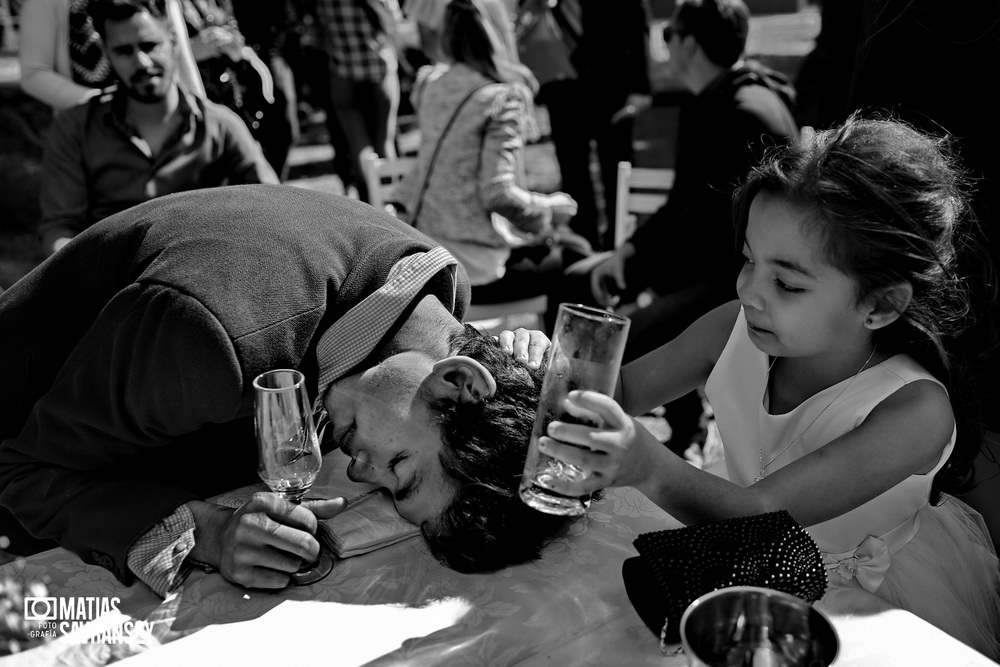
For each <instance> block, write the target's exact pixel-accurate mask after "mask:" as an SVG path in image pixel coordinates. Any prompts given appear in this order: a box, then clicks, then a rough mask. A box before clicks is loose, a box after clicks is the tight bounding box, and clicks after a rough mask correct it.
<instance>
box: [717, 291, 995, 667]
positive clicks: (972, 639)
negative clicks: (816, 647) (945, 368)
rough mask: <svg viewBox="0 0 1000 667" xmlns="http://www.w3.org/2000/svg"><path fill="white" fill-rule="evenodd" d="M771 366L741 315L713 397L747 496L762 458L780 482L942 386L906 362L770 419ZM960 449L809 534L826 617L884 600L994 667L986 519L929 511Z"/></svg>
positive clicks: (735, 477) (944, 505)
mask: <svg viewBox="0 0 1000 667" xmlns="http://www.w3.org/2000/svg"><path fill="white" fill-rule="evenodd" d="M768 364H769V359H768V356H767V355H766V354H764V353H763V352H761V351H760V350H758V349H757V347H756V346H754V344H753V342H752V341H751V340H750V338H749V335H748V333H747V327H746V319H745V318H744V315H743V311H742V310H741V311H740V314H739V317H737V319H736V325H735V327H734V328H733V332H732V334H730V337H729V341H728V343H727V344H726V347H725V349H724V350H723V352H722V355H721V356H720V357H719V360H718V362H717V363H716V365H715V368H714V369H713V370H712V373H711V375H710V376H709V378H708V382H707V383H706V385H705V392H706V394H707V396H708V400H709V403H710V404H711V406H712V408H713V411H714V412H715V420H716V424H717V426H718V428H719V433H720V435H721V437H722V442H723V449H724V451H725V457H726V470H727V472H728V477H729V479H730V480H731V481H733V482H735V483H736V484H739V485H741V486H749V485H751V484H752V483H753V480H754V478H755V477H756V476H757V474H758V473H759V470H760V461H761V459H760V452H761V450H763V455H764V458H763V460H764V461H765V462H768V461H770V463H769V464H768V466H767V474H773V473H774V471H775V470H778V469H780V468H782V467H784V466H786V465H788V464H789V463H790V462H792V461H794V460H796V459H798V458H801V457H802V456H805V455H806V454H809V453H810V452H812V451H815V450H817V449H819V448H820V447H822V446H823V445H825V444H826V443H828V442H830V441H831V440H834V439H835V438H837V437H839V436H840V435H843V434H844V433H846V432H848V431H850V430H851V429H853V428H855V427H856V426H858V425H859V424H860V423H861V422H863V421H864V420H865V418H866V417H867V416H868V413H869V412H871V410H872V409H873V408H874V407H875V406H876V405H878V404H879V403H880V402H882V401H883V400H885V399H886V398H887V397H888V396H890V395H891V394H893V393H894V392H896V391H897V390H899V389H900V388H901V387H903V386H904V385H906V384H908V383H910V382H914V381H916V380H923V379H929V380H931V381H934V382H937V380H935V379H934V377H933V376H931V375H930V374H929V373H928V372H927V371H926V370H924V369H923V367H922V366H920V365H919V364H918V363H917V362H915V361H914V360H913V359H911V358H910V357H909V356H907V355H902V354H900V355H896V356H894V357H891V358H889V359H886V360H885V361H883V362H882V363H879V364H876V365H875V366H872V367H870V368H868V369H866V370H864V371H862V372H861V373H860V374H858V375H857V376H856V377H855V378H853V380H852V379H851V378H848V379H845V380H844V381H843V382H841V383H838V384H836V385H833V386H832V387H828V388H827V389H825V390H823V391H821V392H819V393H818V394H816V395H814V396H812V397H810V398H809V399H807V400H806V401H804V402H803V403H802V404H801V405H799V406H798V407H796V408H795V409H794V410H792V411H790V412H788V413H785V414H781V415H772V414H770V413H769V412H768V409H767V396H766V389H767V375H768ZM848 384H849V386H848ZM938 384H940V383H938ZM845 389H846V390H845ZM835 397H836V400H835V401H834V399H835ZM831 401H834V402H833V403H831ZM827 406H829V408H828V407H827ZM954 441H955V435H954V433H953V434H952V439H951V441H950V442H949V443H948V445H947V446H946V447H945V448H944V450H943V451H942V452H941V458H940V459H939V460H938V463H937V465H935V466H934V469H933V470H931V471H930V472H928V473H926V474H922V475H912V476H910V477H909V478H907V479H905V480H903V481H902V482H900V483H899V484H897V485H896V486H894V487H892V488H891V489H889V490H888V491H886V492H885V493H883V494H881V495H880V496H878V497H876V498H873V499H872V500H870V501H868V502H867V503H865V504H863V505H861V506H860V507H857V508H855V509H853V510H851V511H849V512H847V513H845V514H842V515H840V516H838V517H835V518H833V519H830V520H828V521H824V522H822V523H819V524H816V525H814V526H809V527H808V528H807V531H808V532H809V533H810V534H811V535H812V536H813V538H814V539H815V540H816V544H817V545H818V546H819V548H820V551H822V552H823V559H824V561H825V563H826V565H827V575H828V579H829V582H830V588H829V589H828V592H827V594H826V596H825V597H824V598H823V601H822V602H823V604H825V605H826V606H827V607H828V608H830V609H836V610H838V611H844V612H850V611H861V610H863V609H864V608H865V607H866V604H865V600H866V598H867V599H868V600H869V603H870V598H868V594H874V595H876V596H878V597H880V598H882V599H884V600H886V601H888V602H889V603H890V604H892V605H894V606H896V607H899V608H902V609H905V610H907V611H910V612H912V613H914V614H916V615H917V616H920V617H922V618H924V619H925V620H927V621H928V622H930V623H933V624H934V625H936V626H938V627H939V628H941V629H943V630H945V631H946V632H948V633H949V634H951V635H953V636H954V637H956V638H958V639H960V640H961V641H963V642H965V643H966V644H969V645H970V646H972V647H973V648H975V649H977V650H978V651H980V652H982V653H984V654H986V655H987V656H989V657H991V658H993V659H994V660H996V659H998V658H1000V566H998V562H997V557H996V554H995V553H994V550H993V546H992V542H991V540H990V537H989V534H988V532H987V530H986V527H985V524H984V523H983V520H982V517H981V516H980V515H979V514H978V513H977V512H975V511H974V510H972V509H971V508H969V507H968V506H967V505H965V504H964V503H962V502H961V501H959V500H957V499H955V498H952V497H950V496H946V495H945V496H943V500H942V502H941V503H940V504H939V505H931V504H930V503H929V497H930V488H931V483H932V481H933V477H934V473H936V472H937V471H938V470H939V469H940V468H941V467H942V466H943V465H944V464H945V462H946V461H947V459H948V456H949V455H950V454H951V450H952V448H953V446H954ZM789 443H791V445H790V446H789ZM785 447H787V449H785V450H784V451H782V448H785ZM772 457H776V458H774V460H773V461H772ZM858 464H859V465H863V462H861V461H859V462H858Z"/></svg>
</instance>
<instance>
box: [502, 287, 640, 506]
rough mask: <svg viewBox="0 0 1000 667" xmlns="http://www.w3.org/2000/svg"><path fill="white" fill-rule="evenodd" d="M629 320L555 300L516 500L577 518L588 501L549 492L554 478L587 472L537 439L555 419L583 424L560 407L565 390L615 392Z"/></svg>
mask: <svg viewBox="0 0 1000 667" xmlns="http://www.w3.org/2000/svg"><path fill="white" fill-rule="evenodd" d="M629 324H630V322H629V319H628V318H627V317H624V316H622V315H616V314H614V313H610V312H607V311H604V310H600V309H597V308H590V307H588V306H582V305H579V304H568V303H562V304H559V314H558V317H557V318H556V324H555V329H554V330H553V334H552V347H551V348H549V363H548V366H547V367H546V369H545V379H544V380H543V382H542V395H541V399H540V400H539V403H538V413H537V414H536V416H535V426H534V429H533V430H532V432H531V441H530V443H529V444H528V457H527V459H526V461H525V464H524V474H523V475H522V477H521V487H520V494H521V500H523V501H524V502H525V503H527V504H528V505H529V506H530V507H533V508H535V509H537V510H539V511H542V512H546V513H548V514H558V515H562V516H578V515H581V514H583V513H584V512H585V511H586V510H587V507H588V506H589V505H590V494H586V493H585V494H582V495H565V494H562V493H558V492H556V491H555V490H553V488H552V487H553V482H569V483H570V484H574V483H576V482H581V481H583V480H584V479H585V478H586V473H585V471H583V470H581V469H580V468H578V467H577V466H574V465H570V464H568V463H565V462H563V461H560V460H559V459H557V458H554V457H551V456H547V455H545V454H542V453H541V452H539V451H538V438H540V437H541V436H543V435H545V431H546V429H547V428H548V426H549V422H552V421H554V420H556V421H562V422H567V423H571V424H581V423H588V422H586V421H584V420H581V419H579V418H577V417H574V416H572V415H570V414H569V413H568V412H566V410H565V409H564V407H563V404H564V402H565V399H566V396H567V394H569V392H571V391H573V390H574V389H589V390H591V391H597V392H600V393H602V394H607V395H608V396H612V395H613V394H614V390H615V384H616V383H617V381H618V369H619V368H620V367H621V362H622V353H623V352H624V351H625V341H626V339H627V338H628V329H629ZM590 425H591V426H601V424H593V423H591V424H590Z"/></svg>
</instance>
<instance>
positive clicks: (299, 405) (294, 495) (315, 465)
mask: <svg viewBox="0 0 1000 667" xmlns="http://www.w3.org/2000/svg"><path fill="white" fill-rule="evenodd" d="M253 388H254V427H255V429H256V432H257V447H258V451H259V454H260V457H259V460H258V465H257V473H258V474H259V475H260V478H261V479H262V480H263V481H264V483H265V484H267V487H268V488H269V489H271V490H272V491H274V492H275V493H277V494H279V495H281V496H282V497H284V498H286V499H288V500H290V501H292V502H293V503H299V502H301V501H302V497H303V496H305V494H306V492H307V491H308V490H309V489H310V488H311V487H312V485H313V482H315V481H316V475H317V474H318V473H319V468H320V464H321V462H322V459H321V458H320V451H319V439H318V438H317V437H316V427H315V426H314V424H313V418H312V410H311V409H310V405H309V398H308V396H307V395H306V380H305V376H304V375H302V373H300V372H299V371H293V370H288V369H279V370H274V371H267V372H266V373H261V374H260V375H258V376H257V377H256V378H255V379H254V381H253Z"/></svg>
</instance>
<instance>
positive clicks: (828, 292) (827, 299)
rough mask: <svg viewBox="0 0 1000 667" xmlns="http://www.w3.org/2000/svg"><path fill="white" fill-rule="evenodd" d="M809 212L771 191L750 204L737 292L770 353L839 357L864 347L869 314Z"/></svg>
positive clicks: (754, 333)
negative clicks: (825, 249) (827, 252)
mask: <svg viewBox="0 0 1000 667" xmlns="http://www.w3.org/2000/svg"><path fill="white" fill-rule="evenodd" d="M812 215H813V213H812V211H811V210H809V209H807V208H803V207H801V206H798V205H795V204H792V203H790V202H788V201H787V200H785V199H782V198H780V197H775V196H773V195H769V194H767V193H760V194H758V195H757V196H756V197H755V198H754V200H753V202H752V203H751V205H750V216H749V220H748V225H747V230H746V242H745V243H744V246H743V256H744V264H743V269H742V270H741V271H740V275H739V278H737V280H736V291H737V293H738V294H739V298H740V302H741V303H742V304H743V310H744V312H745V314H746V320H747V328H748V330H749V334H750V339H751V340H752V341H753V343H754V345H756V346H757V348H758V349H760V350H761V351H762V352H765V353H767V354H769V355H771V356H781V357H810V358H815V359H816V360H831V361H832V360H836V359H838V358H843V357H845V356H849V355H851V354H852V353H856V351H857V349H858V346H859V345H863V344H867V342H868V340H869V339H870V337H871V332H870V331H869V330H868V329H867V328H865V319H866V317H867V316H868V314H869V312H870V309H868V308H866V307H865V306H864V305H863V304H860V303H858V302H857V301H856V299H855V295H856V283H855V282H854V280H853V279H852V278H850V277H849V276H847V274H845V273H843V272H841V271H840V270H839V269H837V268H835V267H833V266H832V265H831V264H830V263H829V262H828V261H827V260H826V257H825V255H824V252H823V246H822V237H821V234H820V232H819V230H818V229H816V227H815V226H814V225H810V224H809V222H808V220H809V218H810V217H811V216H812Z"/></svg>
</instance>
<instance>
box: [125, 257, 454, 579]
mask: <svg viewBox="0 0 1000 667" xmlns="http://www.w3.org/2000/svg"><path fill="white" fill-rule="evenodd" d="M457 267H458V262H457V261H456V260H455V258H454V257H452V256H451V255H450V254H449V253H448V251H447V250H445V249H444V248H441V247H436V248H432V249H431V250H428V251H426V252H419V253H414V254H412V255H407V256H406V257H404V258H402V259H400V260H399V261H398V262H396V263H395V264H394V265H393V267H392V269H391V270H390V271H389V275H388V277H387V278H386V281H385V284H383V285H382V286H381V287H380V288H379V289H378V290H376V291H375V292H372V293H371V294H370V295H369V296H368V297H366V298H365V299H364V300H362V301H361V302H360V303H358V304H357V305H355V306H354V307H352V308H351V309H350V310H348V311H347V313H345V314H344V316H343V317H341V318H340V319H338V320H337V321H336V322H334V323H333V324H332V325H331V326H330V328H329V329H328V330H327V331H326V332H325V333H324V334H323V336H322V337H321V338H320V341H319V344H318V345H317V348H316V356H317V357H318V362H319V364H318V365H319V379H318V389H319V390H318V392H317V395H316V404H317V407H320V406H322V398H323V396H325V395H326V390H327V388H328V387H329V386H330V383H331V382H333V381H334V380H336V379H338V378H340V377H342V376H344V375H345V374H347V373H348V372H349V371H350V370H351V369H353V368H354V367H355V366H356V365H357V364H358V363H360V362H361V361H363V360H364V359H365V358H366V357H368V355H369V354H371V352H372V351H373V350H374V349H375V346H376V345H378V342H379V340H381V338H382V337H383V336H384V335H385V331H386V330H387V328H388V326H389V325H391V324H392V322H394V321H396V320H397V319H398V318H399V317H400V316H402V314H403V312H404V311H405V310H406V309H407V307H409V305H410V303H411V302H412V301H413V300H414V299H415V298H416V297H417V295H419V294H420V293H421V291H423V289H424V287H425V286H426V285H427V283H428V282H429V281H430V280H431V278H433V277H434V276H435V275H437V274H439V273H441V272H442V271H443V270H445V269H447V270H448V274H447V275H448V276H449V277H450V280H451V293H452V295H451V303H448V304H444V305H445V307H446V308H447V309H448V310H449V311H454V310H455V307H456V303H457V289H458V283H457V277H456V270H457ZM345 341H350V344H345ZM194 529H195V523H194V515H193V514H192V513H191V511H190V510H189V509H188V508H187V507H186V506H184V505H182V506H180V507H178V508H177V509H176V510H175V511H174V512H173V513H172V514H170V516H168V517H166V518H165V519H163V520H162V521H160V522H159V523H158V524H157V525H155V526H154V527H153V528H152V529H150V530H149V532H147V533H146V534H145V535H143V536H142V537H140V538H139V539H138V540H136V542H135V544H133V546H132V548H131V549H129V554H128V565H129V569H130V570H132V573H133V574H135V575H136V576H137V577H138V578H139V579H141V580H142V581H143V582H145V583H146V585H148V586H149V587H150V588H152V589H153V590H154V591H155V592H157V593H158V594H160V595H163V596H166V594H167V593H169V592H170V591H171V590H173V589H174V588H176V587H177V586H179V585H180V584H181V583H183V580H184V574H185V569H184V567H183V564H184V560H185V558H186V557H187V555H188V554H189V553H190V552H191V550H192V549H194V543H195V541H194Z"/></svg>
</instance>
